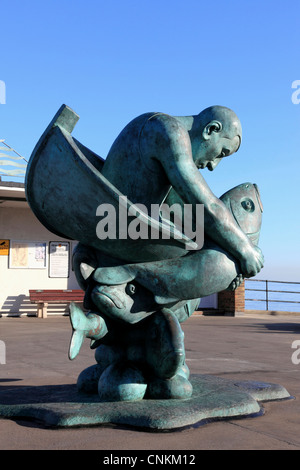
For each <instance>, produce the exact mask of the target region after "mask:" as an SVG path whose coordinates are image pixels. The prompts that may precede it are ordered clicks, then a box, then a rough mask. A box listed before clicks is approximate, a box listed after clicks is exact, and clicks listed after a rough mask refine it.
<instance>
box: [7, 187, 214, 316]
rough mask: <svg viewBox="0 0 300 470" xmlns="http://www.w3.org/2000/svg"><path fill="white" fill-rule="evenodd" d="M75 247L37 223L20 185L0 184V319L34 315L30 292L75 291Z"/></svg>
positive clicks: (204, 304)
mask: <svg viewBox="0 0 300 470" xmlns="http://www.w3.org/2000/svg"><path fill="white" fill-rule="evenodd" d="M62 203H63V201H62ZM76 243H77V242H75V241H70V240H66V239H63V238H59V237H57V236H56V235H54V234H53V233H51V232H49V231H48V230H47V229H46V228H45V227H44V226H43V225H42V224H41V223H40V222H39V220H38V219H37V218H36V217H35V215H34V214H33V212H32V211H31V209H30V207H29V205H28V203H27V201H26V197H25V189H24V184H23V183H15V182H4V181H0V280H1V289H0V316H6V315H14V314H18V315H21V314H25V315H30V314H31V315H35V314H36V310H37V307H36V305H34V304H31V303H30V300H29V290H30V289H42V290H44V289H79V286H78V284H77V281H76V278H75V275H74V272H73V271H72V252H73V249H74V247H75V246H76ZM200 308H201V309H202V308H217V295H214V296H209V297H206V298H204V299H202V300H201V303H200ZM51 313H52V314H64V313H66V307H65V306H59V305H51V304H49V306H48V314H51Z"/></svg>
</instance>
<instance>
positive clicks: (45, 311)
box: [42, 302, 48, 318]
mask: <svg viewBox="0 0 300 470" xmlns="http://www.w3.org/2000/svg"><path fill="white" fill-rule="evenodd" d="M47 307H48V304H47V303H46V302H45V303H44V306H43V313H42V315H43V318H47Z"/></svg>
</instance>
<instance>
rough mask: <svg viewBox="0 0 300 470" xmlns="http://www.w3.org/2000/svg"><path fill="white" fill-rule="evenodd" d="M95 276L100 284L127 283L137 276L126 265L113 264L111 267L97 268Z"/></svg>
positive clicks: (114, 284) (115, 284)
mask: <svg viewBox="0 0 300 470" xmlns="http://www.w3.org/2000/svg"><path fill="white" fill-rule="evenodd" d="M93 278H94V280H95V281H96V282H99V284H105V285H111V286H117V285H119V284H126V283H127V282H130V281H132V280H133V279H134V278H135V275H134V274H133V273H132V272H130V270H129V269H127V268H126V267H125V266H113V267H109V268H97V269H96V270H95V272H94V274H93Z"/></svg>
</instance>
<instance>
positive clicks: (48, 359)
mask: <svg viewBox="0 0 300 470" xmlns="http://www.w3.org/2000/svg"><path fill="white" fill-rule="evenodd" d="M183 328H184V331H185V344H186V352H187V364H188V365H189V367H190V370H191V372H192V373H200V374H212V375H216V376H220V377H227V378H230V379H231V378H232V379H238V380H243V379H246V380H259V381H265V382H274V383H278V384H281V385H283V386H284V387H286V388H287V390H288V391H289V393H290V394H291V395H293V396H295V399H293V400H288V401H279V402H270V403H266V404H264V410H265V414H264V415H263V416H260V417H257V418H243V419H230V420H228V421H220V422H211V423H209V424H206V425H204V426H200V427H197V428H190V429H186V430H184V431H180V432H170V433H169V432H164V433H153V432H151V433H149V432H143V431H139V430H134V429H126V428H121V427H108V426H99V427H93V428H77V429H44V428H43V427H41V426H39V425H37V424H35V423H32V422H26V421H18V422H15V421H13V420H6V419H0V449H2V450H3V449H7V450H12V449H21V450H23V449H24V450H27V449H31V450H36V449H43V450H46V449H51V450H54V449H56V450H59V449H61V450H62V449H70V450H72V449H78V450H79V449H85V450H86V449H95V450H112V451H113V450H123V451H125V450H133V451H134V450H139V449H142V450H147V451H152V450H158V451H172V450H173V451H174V450H182V451H186V450H190V451H191V450H201V449H207V450H208V449H217V450H221V449H235V450H237V449H251V450H252V449H253V450H254V449H270V450H272V449H286V450H299V449H300V387H299V383H300V381H299V378H300V363H299V364H297V362H298V361H297V359H300V353H299V354H298V355H297V350H296V349H292V343H293V342H294V341H296V340H298V341H299V345H298V349H299V351H300V317H299V316H290V315H285V316H271V315H253V314H251V315H243V316H237V317H208V316H205V317H204V316H193V317H191V318H190V319H189V320H188V321H187V322H186V323H184V324H183ZM0 340H1V341H4V342H5V346H6V364H0V389H1V388H3V387H6V388H7V387H9V388H14V387H20V386H24V385H30V386H37V387H38V386H41V385H53V384H56V385H57V384H72V383H74V382H75V381H76V379H77V376H78V374H79V372H81V370H83V369H84V368H85V367H87V366H89V365H91V364H93V363H94V358H93V353H92V351H91V350H90V349H89V343H88V342H86V344H85V345H84V347H83V349H82V351H81V352H80V355H79V356H78V357H77V358H76V359H75V360H74V361H72V362H71V361H69V359H68V357H67V353H68V346H69V340H70V325H69V319H68V317H56V316H52V317H49V318H47V319H37V318H31V317H22V318H0ZM293 353H294V358H295V359H296V361H294V362H296V363H293V361H292V354H293Z"/></svg>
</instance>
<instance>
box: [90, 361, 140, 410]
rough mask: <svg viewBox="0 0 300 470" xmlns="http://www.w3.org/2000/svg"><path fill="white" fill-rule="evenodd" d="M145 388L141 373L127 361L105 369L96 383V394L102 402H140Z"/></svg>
mask: <svg viewBox="0 0 300 470" xmlns="http://www.w3.org/2000/svg"><path fill="white" fill-rule="evenodd" d="M146 388H147V384H146V382H145V379H144V376H143V374H142V372H141V371H140V370H139V369H138V368H137V367H136V366H135V365H134V364H132V363H130V362H127V361H124V362H119V363H114V364H112V365H111V366H109V367H107V368H106V369H105V371H104V372H103V374H101V377H100V379H99V382H98V394H99V397H100V399H101V400H102V401H137V400H142V399H143V398H144V395H145V392H146Z"/></svg>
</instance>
